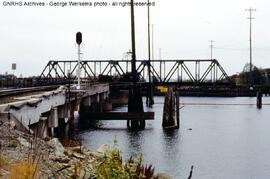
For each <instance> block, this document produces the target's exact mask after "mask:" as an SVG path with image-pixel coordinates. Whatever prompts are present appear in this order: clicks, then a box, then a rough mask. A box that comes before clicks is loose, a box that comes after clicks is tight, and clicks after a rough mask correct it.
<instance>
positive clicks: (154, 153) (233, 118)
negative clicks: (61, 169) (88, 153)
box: [80, 97, 270, 179]
mask: <svg viewBox="0 0 270 179" xmlns="http://www.w3.org/2000/svg"><path fill="white" fill-rule="evenodd" d="M155 102H156V103H157V104H155V105H154V107H153V108H152V109H147V108H146V111H147V110H153V111H154V112H155V120H154V121H147V123H146V129H145V130H144V131H139V132H134V131H128V130H127V128H126V122H125V121H105V122H102V123H103V125H102V127H101V129H97V130H92V129H91V130H86V131H84V132H82V133H80V137H81V138H82V139H83V145H86V146H89V147H94V148H97V147H99V146H100V145H101V144H104V143H107V142H108V140H113V139H114V136H117V140H118V145H119V148H120V149H121V150H122V151H123V154H124V156H125V157H128V156H130V155H133V156H134V157H135V156H139V155H140V154H141V153H142V154H143V155H144V160H145V162H146V163H147V164H153V165H154V166H155V169H156V171H159V172H162V171H164V172H167V173H169V174H170V175H171V176H172V177H173V178H177V179H178V178H179V179H182V178H185V179H186V178H187V177H188V174H189V171H190V167H191V165H194V173H193V178H200V179H209V178H218V179H223V178H224V179H227V178H269V176H270V159H269V156H270V140H267V139H268V137H269V136H270V130H269V126H270V120H269V119H270V118H269V116H270V105H264V106H263V107H262V109H260V110H258V109H257V108H256V105H247V104H256V99H255V98H193V97H189V98H184V97H182V98H181V102H182V103H185V104H186V105H185V107H184V108H183V109H182V110H181V114H180V115H181V117H180V129H179V130H172V131H167V130H163V129H162V126H161V123H162V110H163V105H162V103H163V98H162V97H157V98H155ZM269 102H270V98H269V97H265V98H264V99H263V103H269ZM191 103H192V104H194V103H200V104H204V103H211V104H216V103H220V104H230V105H187V104H191ZM231 104H246V105H231ZM118 110H124V111H125V110H126V109H125V108H123V109H121V108H119V109H118ZM190 128H192V130H188V129H190Z"/></svg>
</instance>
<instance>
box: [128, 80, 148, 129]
mask: <svg viewBox="0 0 270 179" xmlns="http://www.w3.org/2000/svg"><path fill="white" fill-rule="evenodd" d="M128 112H129V113H143V112H144V110H143V102H142V95H141V90H140V88H139V87H138V86H137V85H136V84H134V85H133V87H131V88H130V89H129V96H128ZM127 127H128V129H130V130H143V129H144V128H145V120H144V119H140V120H127Z"/></svg>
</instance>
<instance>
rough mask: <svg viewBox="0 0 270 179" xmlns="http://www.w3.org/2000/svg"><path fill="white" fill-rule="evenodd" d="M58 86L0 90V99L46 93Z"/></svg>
mask: <svg viewBox="0 0 270 179" xmlns="http://www.w3.org/2000/svg"><path fill="white" fill-rule="evenodd" d="M59 86H60V85H51V86H39V87H29V88H15V89H14V88H13V89H0V98H1V97H8V96H14V95H21V94H24V93H29V92H38V91H47V90H54V89H57V88H58V87H59Z"/></svg>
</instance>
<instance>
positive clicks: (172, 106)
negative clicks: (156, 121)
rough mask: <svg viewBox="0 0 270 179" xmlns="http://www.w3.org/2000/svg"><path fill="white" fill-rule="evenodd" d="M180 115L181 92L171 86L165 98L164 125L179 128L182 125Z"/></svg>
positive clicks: (164, 126)
mask: <svg viewBox="0 0 270 179" xmlns="http://www.w3.org/2000/svg"><path fill="white" fill-rule="evenodd" d="M179 116H180V112H179V94H178V92H176V91H174V90H173V89H172V88H169V91H168V93H167V94H166V95H165V98H164V107H163V120H162V127H163V128H177V129H178V128H179V127H180V118H179Z"/></svg>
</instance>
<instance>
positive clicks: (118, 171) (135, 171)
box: [95, 147, 154, 179]
mask: <svg viewBox="0 0 270 179" xmlns="http://www.w3.org/2000/svg"><path fill="white" fill-rule="evenodd" d="M95 176H96V177H97V178H110V179H118V178H130V179H148V178H151V177H153V176H154V169H153V168H152V166H151V165H150V166H149V167H147V166H145V167H144V166H143V157H142V155H141V156H140V157H139V158H138V159H136V160H134V159H133V158H132V157H130V158H129V159H128V160H127V161H126V162H123V159H122V156H121V153H120V151H119V150H118V149H117V148H116V147H113V148H110V149H109V150H107V151H106V152H105V157H104V159H102V160H101V161H100V162H99V164H98V166H97V169H96V171H95Z"/></svg>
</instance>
